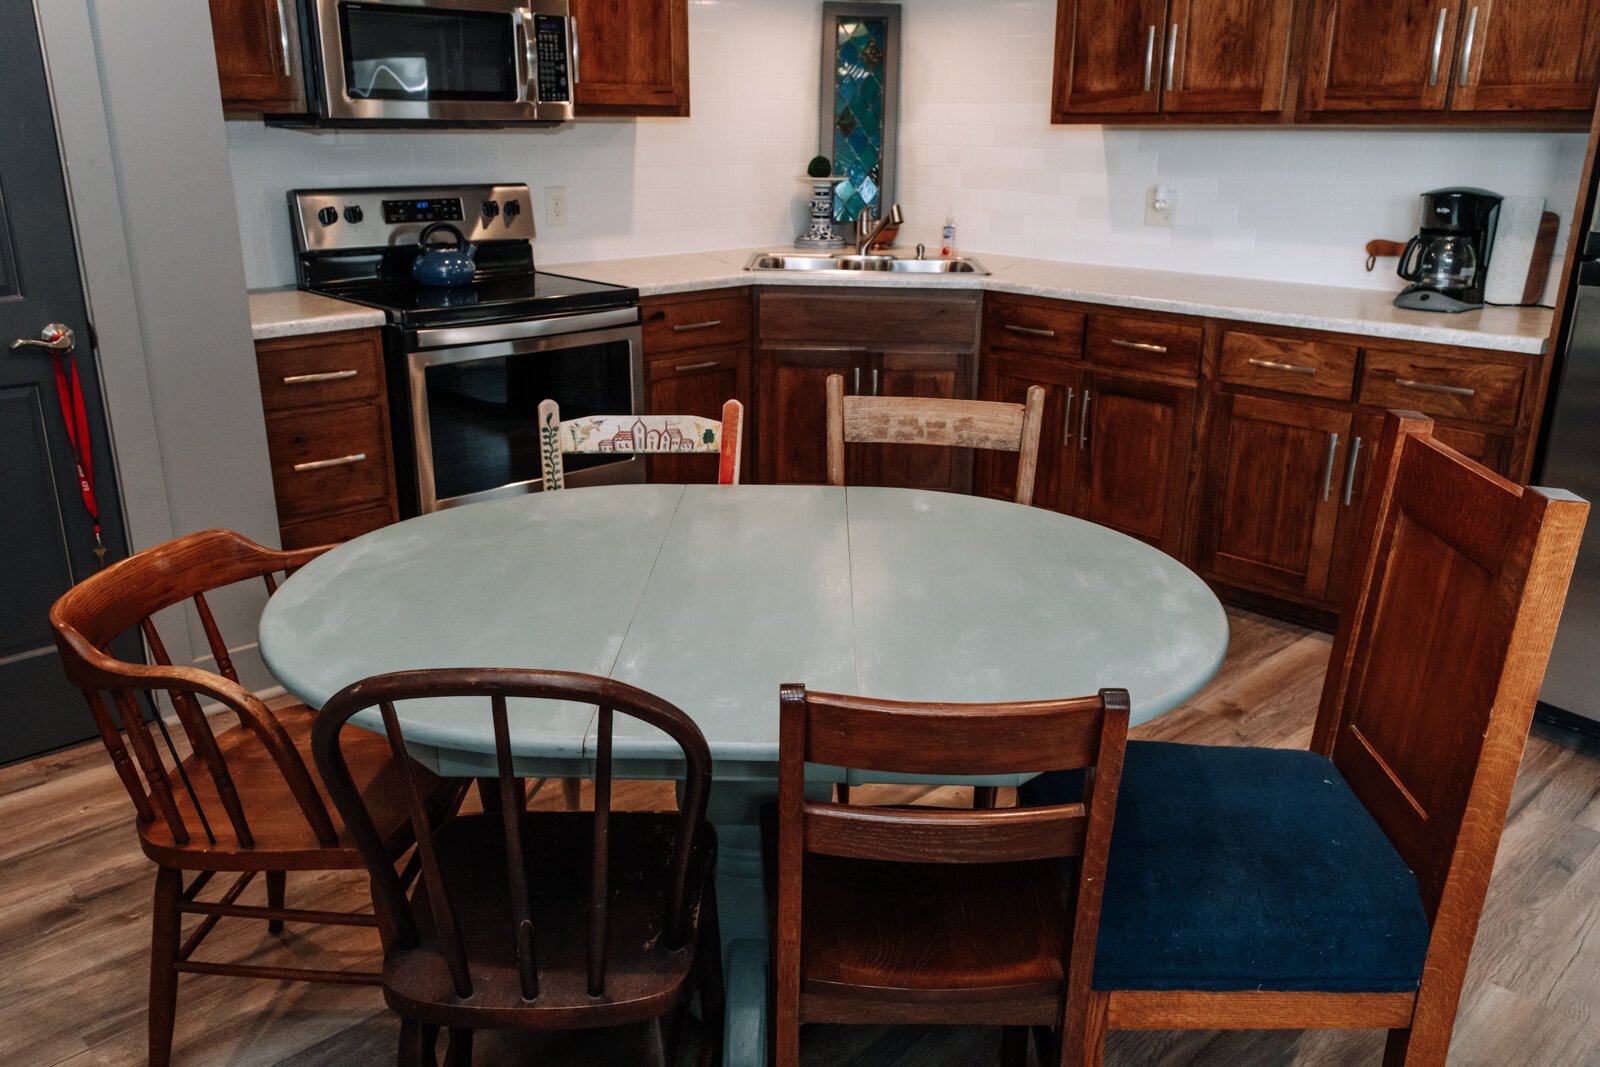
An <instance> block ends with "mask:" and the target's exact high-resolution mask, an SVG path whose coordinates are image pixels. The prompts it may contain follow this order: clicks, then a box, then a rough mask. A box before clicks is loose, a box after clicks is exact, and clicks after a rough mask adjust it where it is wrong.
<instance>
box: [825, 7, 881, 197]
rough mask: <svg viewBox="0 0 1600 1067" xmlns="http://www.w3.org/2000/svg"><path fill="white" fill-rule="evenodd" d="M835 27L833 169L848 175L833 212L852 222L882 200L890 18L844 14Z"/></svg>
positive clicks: (836, 172)
mask: <svg viewBox="0 0 1600 1067" xmlns="http://www.w3.org/2000/svg"><path fill="white" fill-rule="evenodd" d="M835 33H836V41H835V48H836V55H837V64H836V69H835V72H834V98H833V159H834V173H835V174H843V175H845V176H846V178H845V180H844V181H842V182H840V183H839V185H838V200H837V202H836V206H835V207H834V217H835V218H836V219H838V220H839V221H841V222H848V221H850V220H851V219H854V218H855V217H856V216H857V215H859V214H860V213H861V209H862V208H864V207H868V206H873V207H879V206H880V205H879V204H878V196H879V192H880V190H881V187H882V185H883V156H884V144H883V139H884V132H885V131H884V96H885V89H884V87H885V84H886V82H887V78H888V73H887V71H886V69H885V68H886V63H887V60H888V41H889V20H888V19H886V18H862V17H843V18H840V19H839V20H838V23H837V26H836V30H835Z"/></svg>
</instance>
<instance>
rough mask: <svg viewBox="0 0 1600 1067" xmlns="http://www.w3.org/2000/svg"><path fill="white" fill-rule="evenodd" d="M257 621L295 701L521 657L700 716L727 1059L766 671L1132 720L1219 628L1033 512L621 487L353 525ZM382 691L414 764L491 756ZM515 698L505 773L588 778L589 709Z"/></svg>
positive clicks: (743, 1031) (745, 981) (1129, 561)
mask: <svg viewBox="0 0 1600 1067" xmlns="http://www.w3.org/2000/svg"><path fill="white" fill-rule="evenodd" d="M260 640H261V653H262V656H263V658H264V659H265V661H266V663H267V666H268V667H269V668H270V669H271V670H272V672H273V673H274V675H275V676H276V677H277V678H278V680H279V681H280V682H281V683H282V684H283V685H284V687H285V688H286V689H287V690H288V691H289V692H290V693H291V694H293V695H294V696H295V697H297V698H298V699H300V700H302V701H304V702H305V703H306V704H308V705H310V706H312V707H321V706H322V705H323V703H324V702H325V701H327V700H328V698H329V697H331V696H332V695H333V694H334V693H336V692H338V691H339V690H340V689H342V688H343V687H344V686H346V685H348V684H349V683H351V682H354V681H357V680H359V679H362V678H365V677H368V676H370V675H374V674H380V673H383V672H386V671H396V670H406V669H413V668H422V667H537V668H546V669H555V670H566V671H582V672H585V673H589V674H598V675H607V676H610V677H613V678H617V679H620V680H622V681H626V682H629V683H631V684H633V685H636V686H640V687H641V688H644V689H647V690H649V691H650V692H653V693H656V694H658V695H659V696H661V697H664V698H665V699H667V700H670V701H671V702H673V703H674V704H676V705H677V706H678V707H680V708H682V709H683V710H684V711H685V712H687V713H688V714H689V715H690V716H691V717H693V718H694V720H695V721H696V722H697V723H698V724H699V726H700V729H701V730H702V731H703V732H704V734H705V736H706V740H707V741H708V743H709V744H710V748H711V753H712V757H713V768H714V782H713V786H712V794H711V796H712V799H711V810H710V818H711V821H712V822H713V823H714V824H715V825H716V827H717V833H718V853H719V854H718V866H717V893H718V899H719V907H720V909H721V911H722V917H721V918H722V930H723V939H724V963H725V966H726V968H727V1005H728V1020H727V1034H726V1038H727V1040H726V1042H725V1045H724V1062H725V1063H727V1064H738V1065H741V1067H744V1065H755V1064H759V1063H761V1062H763V1060H764V1056H765V1043H766V1040H765V1026H766V1019H765V1012H766V1001H767V996H766V974H767V956H766V953H767V945H766V940H767V930H766V909H765V902H764V889H765V887H764V884H763V865H762V862H761V839H760V829H759V811H760V808H761V806H762V804H764V803H767V802H769V801H771V800H773V799H775V797H776V794H777V773H778V687H779V685H780V684H782V683H784V682H803V683H805V684H806V685H807V686H808V687H809V688H811V689H814V690H821V691H829V692H837V693H851V694H861V695H868V696H873V697H882V698H889V699H898V700H926V701H940V702H978V703H987V702H995V701H1005V700H1027V699H1041V698H1056V697H1071V696H1083V695H1088V694H1093V693H1094V692H1096V691H1097V690H1098V689H1100V688H1102V687H1117V688H1124V689H1127V690H1128V691H1129V694H1130V698H1131V701H1132V721H1133V722H1134V723H1135V724H1137V723H1141V722H1145V721H1148V720H1149V719H1151V718H1153V717H1155V716H1157V715H1160V714H1161V713H1162V712H1164V711H1168V710H1170V709H1171V708H1173V707H1176V706H1177V705H1179V704H1181V703H1182V702H1184V701H1185V700H1187V699H1188V698H1189V697H1191V696H1193V695H1194V694H1195V693H1196V692H1197V691H1198V690H1199V689H1200V688H1201V687H1202V686H1204V685H1205V684H1206V683H1207V682H1208V681H1210V679H1211V678H1212V677H1213V675H1215V673H1216V671H1217V668H1218V667H1219V666H1220V665H1221V663H1222V658H1223V655H1224V653H1225V652H1226V650H1227V644H1228V624H1227V618H1226V616H1225V615H1224V613H1223V611H1222V606H1221V604H1219V603H1218V601H1217V598H1216V596H1215V595H1214V594H1213V593H1212V592H1211V591H1210V589H1209V588H1207V587H1206V585H1205V583H1203V582H1202V581H1201V580H1200V579H1199V578H1198V577H1197V576H1196V575H1195V574H1194V573H1193V572H1191V571H1189V570H1188V569H1187V568H1186V567H1184V566H1183V565H1182V564H1180V563H1178V562H1177V561H1176V560H1174V559H1172V558H1171V557H1170V556H1167V555H1165V554H1163V553H1162V552H1160V551H1158V550H1156V549H1154V548H1152V547H1150V546H1148V545H1146V544H1144V543H1142V542H1140V541H1137V540H1135V539H1133V538H1131V537H1128V536H1125V535H1123V534H1120V533H1117V532H1115V531H1113V530H1110V529H1108V528H1106V527H1103V526H1097V525H1095V524H1093V523H1089V522H1085V521H1082V520H1080V519H1075V518H1071V517H1068V516H1064V515H1060V514H1057V513H1055V512H1051V511H1046V510H1043V509H1040V508H1032V507H1022V506H1019V505H1016V504H1011V503H1005V502H1002V501H996V500H989V499H984V498H979V497H970V496H959V495H954V494H950V493H937V492H925V491H918V490H908V489H880V488H857V487H850V488H836V487H827V486H759V485H747V486H698V485H697V486H681V485H627V486H596V487H592V488H585V489H568V490H563V491H560V492H552V493H539V494H533V495H529V496H521V497H515V498H510V499H505V500H498V501H492V502H487V503H479V504H473V505H469V506H466V507H460V508H454V509H450V510H447V511H441V512H436V513H434V514H430V515H424V516H420V517H418V518H414V519H409V520H406V521H405V522H401V523H398V524H396V525H393V526H389V527H386V528H384V529H381V530H377V531H375V532H373V533H369V534H366V535H364V536H362V537H358V538H356V539H355V540H353V541H350V542H348V543H346V544H344V545H341V546H339V547H337V548H334V549H332V550H330V551H328V552H326V553H324V554H323V555H322V556H319V557H318V558H317V559H315V560H313V561H312V562H311V563H309V564H307V565H306V566H305V567H303V568H301V569H300V570H299V571H298V572H296V573H295V574H294V575H293V576H292V577H291V578H289V579H288V580H287V581H286V582H284V583H283V585H282V587H281V588H280V589H279V590H278V592H277V594H276V595H275V596H274V597H273V598H272V599H271V601H270V602H269V603H268V605H267V608H266V610H265V612H264V613H263V615H262V617H261V625H260ZM398 710H399V712H400V717H401V720H402V722H403V724H404V729H405V733H406V737H407V740H408V743H409V745H410V750H411V752H412V755H413V756H414V757H415V758H416V759H418V760H419V761H421V762H422V763H424V764H425V765H427V766H429V767H430V768H432V769H433V770H435V771H437V772H438V773H440V774H444V775H449V776H456V777H478V776H493V774H494V773H495V764H494V739H493V734H492V730H491V726H490V722H489V716H488V715H487V714H486V713H485V711H484V709H483V708H482V707H480V706H477V705H476V704H473V703H472V702H462V701H452V700H435V701H413V702H410V703H408V704H406V705H403V706H401V707H400V708H399V709H398ZM511 713H512V721H511V727H512V730H511V745H512V750H513V752H514V754H515V756H516V759H517V767H518V769H519V771H520V772H522V773H525V774H528V775H530V776H534V775H559V776H566V777H582V776H585V775H586V774H588V773H589V772H590V769H591V767H590V757H591V756H592V753H593V745H594V741H595V719H596V710H595V709H594V708H593V707H587V706H577V705H555V704H550V703H528V704H526V705H523V706H513V707H512V709H511ZM359 721H360V720H358V722H359ZM366 725H369V726H374V727H376V726H377V724H376V723H374V722H368V723H367V724H366ZM378 728H381V727H378ZM614 746H615V747H614V757H613V758H614V773H615V774H616V775H617V776H618V777H621V778H662V779H670V778H673V777H676V776H677V775H678V774H679V771H680V766H679V763H680V760H679V753H678V750H677V748H676V747H675V746H674V745H673V744H672V743H671V742H670V741H668V740H667V739H666V738H665V736H664V735H661V734H658V733H656V732H655V731H654V730H653V729H652V728H650V727H647V726H645V725H643V724H641V723H638V722H636V721H633V720H629V719H628V718H627V717H626V716H621V717H618V719H617V723H616V732H615V741H614ZM819 774H820V778H819V781H818V783H817V786H816V788H817V790H818V792H819V793H820V794H821V795H824V796H825V795H826V791H827V790H828V788H829V786H828V784H827V782H826V780H825V779H826V778H827V777H828V774H827V773H826V772H825V771H823V772H819ZM881 779H882V776H881V775H869V776H867V779H866V780H875V781H876V780H881ZM834 780H848V781H850V782H859V781H862V780H864V779H863V776H862V775H861V772H856V771H850V772H837V774H835V775H834ZM967 781H968V782H975V783H977V784H985V785H1013V784H1017V781H1018V779H995V778H986V779H981V780H979V779H967Z"/></svg>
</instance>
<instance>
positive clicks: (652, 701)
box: [315, 668, 722, 1067]
mask: <svg viewBox="0 0 1600 1067" xmlns="http://www.w3.org/2000/svg"><path fill="white" fill-rule="evenodd" d="M452 697H453V698H474V697H476V698H480V699H481V700H482V701H483V704H484V710H485V712H486V715H485V718H486V720H488V722H487V723H486V725H490V726H492V730H493V736H494V742H495V754H496V757H497V766H498V770H499V775H498V779H497V780H496V786H497V789H496V790H495V791H493V792H491V793H489V795H488V797H487V799H489V801H490V807H491V809H492V810H490V811H486V812H483V813H481V814H480V813H475V814H470V815H460V816H457V817H456V818H454V819H451V820H449V821H448V822H446V823H444V824H443V825H442V826H439V827H437V828H434V829H430V825H431V824H430V822H429V819H428V812H427V807H426V804H425V803H424V793H423V789H422V785H421V783H420V781H417V782H416V784H414V785H412V786H411V787H410V788H409V789H408V790H407V796H408V797H409V801H410V810H411V818H412V825H413V827H414V829H415V832H416V835H417V851H418V854H419V855H420V857H421V867H422V877H421V879H420V880H419V881H418V884H417V888H416V890H415V892H414V894H413V895H412V896H411V897H410V898H409V899H408V898H407V896H406V891H405V886H404V885H403V883H402V881H401V879H400V878H399V877H398V876H397V875H396V874H395V871H394V867H393V865H392V864H390V863H389V862H388V861H387V858H386V853H385V851H384V848H383V841H382V837H381V832H380V830H379V827H378V824H377V821H376V819H375V817H374V813H373V812H372V811H371V808H370V804H369V803H368V800H367V798H366V796H364V795H363V794H362V792H361V791H360V790H359V789H358V788H357V787H356V782H355V779H354V777H353V775H352V771H351V766H350V764H349V763H348V762H347V760H346V753H347V752H348V751H349V750H350V747H351V743H352V741H356V740H360V739H361V738H362V737H363V736H365V737H371V736H373V735H372V734H370V733H368V732H367V731H364V730H353V731H352V730H345V729H344V727H345V724H346V723H347V722H348V721H349V719H350V717H351V716H353V715H355V714H357V713H358V712H361V711H365V710H367V709H369V708H372V707H377V708H378V709H379V713H380V714H381V716H382V723H383V727H384V731H385V734H386V735H387V738H388V743H389V744H390V745H391V746H392V747H393V749H394V751H395V754H396V756H397V757H399V756H401V755H402V754H403V753H404V752H405V737H404V731H403V728H402V725H401V716H400V712H399V711H397V710H396V704H397V703H403V702H405V701H408V700H425V699H438V698H452ZM530 699H533V700H563V701H579V702H584V703H589V704H594V705H596V706H597V707H598V709H599V718H598V724H599V725H598V740H597V743H596V752H595V770H594V810H593V811H580V812H569V811H562V812H535V813H530V812H528V811H526V810H524V809H525V808H526V802H527V797H526V792H525V789H526V785H525V781H524V779H522V778H519V777H518V776H517V775H516V774H515V771H514V769H513V766H512V756H511V747H510V746H511V742H510V726H509V719H510V716H511V715H512V714H513V711H512V710H511V708H510V705H509V703H508V702H509V701H524V700H530ZM619 713H620V714H623V715H629V716H632V717H633V718H636V719H639V720H641V721H642V722H645V723H647V724H649V725H651V726H653V727H655V728H657V729H659V730H661V731H662V732H664V733H665V734H666V735H667V736H669V737H670V738H672V739H673V740H674V741H675V742H677V744H678V746H679V747H680V748H681V749H682V751H683V756H684V762H685V774H684V783H683V790H682V794H681V795H682V800H681V803H680V805H679V810H678V811H677V812H616V813H613V812H612V811H611V777H612V776H611V749H612V730H613V720H614V718H615V716H616V715H617V714H619ZM352 735H355V736H352ZM315 748H316V756H317V765H318V767H320V768H321V770H322V776H323V778H324V780H326V781H327V783H328V789H329V792H330V793H331V794H332V795H333V799H334V803H335V804H337V805H338V807H339V811H340V812H341V814H343V815H344V818H345V821H346V823H347V824H348V825H349V826H350V827H351V830H352V832H353V833H354V834H355V839H356V843H357V845H358V846H359V847H360V849H361V853H362V855H363V856H364V857H365V858H366V860H367V864H368V869H369V870H370V872H371V874H372V896H373V903H374V905H375V910H376V911H377V913H378V916H379V918H380V919H381V920H383V923H384V927H385V929H386V931H387V932H388V937H387V940H386V946H385V953H384V967H383V991H384V998H385V999H386V1000H387V1001H388V1003H389V1006H390V1007H391V1008H393V1009H394V1010H395V1011H396V1012H397V1013H398V1014H399V1015H400V1018H401V1020H402V1023H401V1035H400V1056H399V1062H400V1064H401V1067H419V1065H421V1064H424V1063H432V1062H433V1044H434V1040H435V1038H436V1036H437V1034H438V1031H439V1029H440V1028H441V1027H442V1028H448V1029H449V1030H450V1047H449V1053H448V1055H447V1058H446V1060H445V1063H446V1065H447V1067H466V1065H467V1064H468V1063H469V1062H470V1060H471V1056H472V1032H473V1031H474V1030H483V1029H490V1030H496V1029H522V1030H575V1029H590V1028H599V1027H621V1026H629V1025H631V1024H639V1026H640V1029H639V1030H637V1031H635V1032H636V1033H638V1034H640V1035H641V1036H642V1038H643V1047H642V1049H641V1050H640V1051H639V1052H638V1053H637V1054H636V1055H634V1056H632V1057H630V1056H619V1057H617V1059H616V1062H630V1063H641V1064H652V1065H659V1067H666V1064H668V1063H671V1062H674V1061H675V1046H676V1044H677V1036H678V1033H679V1030H680V1027H681V1024H682V1021H683V1013H684V1012H685V1011H686V1010H687V1008H688V1005H689V1001H690V997H691V996H692V994H694V993H695V992H699V994H700V1003H701V1016H702V1019H703V1021H704V1024H705V1025H704V1031H703V1032H704V1037H703V1038H702V1041H701V1045H700V1062H701V1064H703V1065H709V1064H712V1063H715V1062H718V1060H719V1059H720V1054H721V1053H720V1049H721V1038H722V962H721V948H720V945H719V943H718V937H719V933H718V929H717V917H716V916H717V911H716V897H715V887H714V885H713V882H712V873H713V867H714V864H715V858H716V837H715V834H714V831H713V830H712V829H711V826H710V825H709V824H708V823H707V822H706V821H705V812H706V798H707V795H708V793H709V792H710V788H711V751H710V749H709V748H707V746H706V741H705V737H704V736H703V735H702V734H701V733H700V730H699V728H698V727H697V726H695V724H694V721H693V720H692V719H690V718H689V716H687V715H685V714H684V713H683V712H682V711H680V710H679V709H678V708H676V707H674V706H673V705H671V704H669V703H667V702H666V701H664V700H662V699H660V698H659V697H656V696H652V695H651V694H649V693H646V692H644V691H643V690H641V689H636V688H634V687H633V686H630V685H626V684H624V683H622V682H616V681H612V680H611V679H608V678H598V677H594V676H592V675H586V674H568V673H563V672H557V671H535V670H516V669H510V668H494V669H490V668H484V669H464V670H452V669H446V670H425V671H407V672H401V673H398V674H389V675H381V676H379V677H376V678H369V679H367V680H366V681H363V682H357V683H356V684H354V685H352V686H350V687H348V688H346V689H345V690H343V691H342V692H340V693H339V694H337V695H336V696H335V697H334V698H333V699H332V700H330V701H329V702H328V704H327V706H326V707H325V708H324V709H323V711H322V713H321V715H320V716H319V718H318V719H317V725H316V741H315ZM412 773H413V778H414V780H415V779H416V777H417V776H416V775H415V772H412ZM664 1020H665V1021H668V1022H670V1023H671V1026H670V1031H669V1032H664V1031H663V1027H662V1023H663V1021H664Z"/></svg>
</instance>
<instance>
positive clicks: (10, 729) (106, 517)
mask: <svg viewBox="0 0 1600 1067" xmlns="http://www.w3.org/2000/svg"><path fill="white" fill-rule="evenodd" d="M0 101H3V103H0V763H9V762H11V761H14V760H18V759H22V758H25V757H27V756H31V755H36V754H38V753H40V752H47V751H49V750H51V749H55V748H60V747H62V746H63V745H69V744H72V743H74V742H76V741H82V740H84V739H86V738H89V737H92V736H94V732H95V730H94V724H93V721H92V720H91V719H90V717H89V712H88V709H87V707H86V706H85V705H84V701H83V697H82V695H81V694H79V693H78V692H77V690H75V689H73V688H72V687H71V686H69V685H68V684H67V681H66V679H65V678H64V677H63V676H62V673H61V663H60V660H59V657H58V656H57V654H56V651H55V644H54V642H53V640H52V638H51V636H50V625H49V621H48V619H47V617H46V616H47V613H48V611H49V610H50V605H51V604H52V603H53V602H54V601H55V599H56V597H58V596H60V595H61V594H62V593H63V592H65V591H66V590H67V589H68V588H70V587H71V586H72V584H73V583H74V582H76V581H78V580H79V579H81V578H83V577H85V576H86V575H88V574H90V573H91V572H93V571H94V569H95V568H96V567H97V566H99V563H98V561H97V559H96V556H95V551H94V550H95V537H94V522H93V520H92V519H91V518H90V517H89V512H88V509H87V507H86V506H85V502H84V498H83V495H82V493H81V492H80V487H79V482H78V475H77V463H76V461H75V458H74V453H73V447H72V443H71V439H70V438H69V437H68V434H67V423H66V421H65V419H64V418H63V412H62V406H61V402H60V400H59V398H58V395H57V390H56V361H55V358H54V355H55V354H54V353H52V352H51V351H50V350H49V349H46V348H38V347H22V348H15V349H14V348H12V347H11V345H12V342H13V339H38V338H39V337H40V335H41V331H42V330H43V328H44V327H45V326H46V325H47V324H49V323H63V324H65V325H66V326H67V327H68V328H70V329H71V330H72V331H73V333H74V335H75V337H76V341H77V358H76V361H75V362H76V364H77V368H78V375H79V379H80V381H81V383H82V388H83V400H84V413H85V421H86V423H87V425H88V446H89V459H90V470H91V471H92V477H93V479H94V495H95V498H96V502H97V504H98V506H99V513H100V527H101V537H102V539H103V540H104V543H105V548H106V550H107V555H106V559H107V562H111V561H115V560H117V559H120V558H122V557H123V556H124V555H126V553H127V546H126V543H125V540H124V536H123V531H122V508H121V506H120V505H119V502H118V500H117V492H116V485H115V481H114V476H113V474H112V461H111V447H110V440H109V437H108V434H107V430H106V417H105V407H104V405H103V404H102V402H101V395H100V376H99V374H98V371H97V368H96V366H95V359H94V351H93V346H92V340H91V337H92V335H91V333H90V330H89V323H88V316H87V314H86V312H85V307H84V299H83V289H82V284H81V281H80V279H79V275H78V260H77V253H76V250H75V249H74V247H73V237H72V225H71V221H70V218H69V215H68V208H67V195H66V189H65V185H64V183H63V181H62V177H61V158H60V155H59V153H58V151H57V147H56V131H55V122H54V120H53V118H52V116H51V113H50V96H49V91H48V88H47V85H46V82H45V73H44V63H43V60H42V59H41V58H40V51H39V34H38V30H37V28H36V27H35V25H34V19H33V5H32V4H28V3H3V4H0ZM69 385H70V381H69ZM70 392H71V390H70V388H69V395H70ZM131 644H132V648H131V649H129V648H126V647H124V646H123V645H121V644H119V646H118V652H119V653H120V654H123V655H126V654H128V653H129V652H130V651H131V652H133V653H134V654H137V653H138V647H139V646H138V642H137V640H136V639H134V640H132V641H131Z"/></svg>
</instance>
